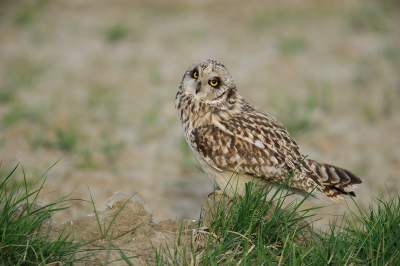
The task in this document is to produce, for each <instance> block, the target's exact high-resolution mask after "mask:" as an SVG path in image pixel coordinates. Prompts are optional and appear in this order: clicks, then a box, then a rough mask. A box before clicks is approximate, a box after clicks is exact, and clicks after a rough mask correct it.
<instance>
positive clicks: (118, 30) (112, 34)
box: [106, 24, 129, 42]
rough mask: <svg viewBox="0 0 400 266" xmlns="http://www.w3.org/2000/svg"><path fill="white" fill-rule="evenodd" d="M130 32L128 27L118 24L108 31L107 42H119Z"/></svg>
mask: <svg viewBox="0 0 400 266" xmlns="http://www.w3.org/2000/svg"><path fill="white" fill-rule="evenodd" d="M128 32H129V30H128V28H127V27H126V26H124V25H121V24H117V25H115V26H112V27H110V28H108V29H107V30H106V40H107V41H109V42H118V41H121V40H122V39H123V38H125V37H126V35H127V34H128Z"/></svg>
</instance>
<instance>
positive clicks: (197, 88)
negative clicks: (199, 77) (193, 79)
mask: <svg viewBox="0 0 400 266" xmlns="http://www.w3.org/2000/svg"><path fill="white" fill-rule="evenodd" d="M200 90H201V84H200V82H199V83H197V87H196V94H197V93H199V91H200Z"/></svg>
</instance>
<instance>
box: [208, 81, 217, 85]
mask: <svg viewBox="0 0 400 266" xmlns="http://www.w3.org/2000/svg"><path fill="white" fill-rule="evenodd" d="M208 83H209V84H210V85H211V86H213V87H215V86H217V85H218V81H217V80H210V81H209V82H208Z"/></svg>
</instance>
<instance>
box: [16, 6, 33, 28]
mask: <svg viewBox="0 0 400 266" xmlns="http://www.w3.org/2000/svg"><path fill="white" fill-rule="evenodd" d="M34 18H35V12H34V9H33V8H32V7H28V6H24V7H22V8H20V9H19V10H18V12H17V14H16V16H15V18H14V21H15V23H16V24H17V25H29V24H31V23H32V22H33V21H34Z"/></svg>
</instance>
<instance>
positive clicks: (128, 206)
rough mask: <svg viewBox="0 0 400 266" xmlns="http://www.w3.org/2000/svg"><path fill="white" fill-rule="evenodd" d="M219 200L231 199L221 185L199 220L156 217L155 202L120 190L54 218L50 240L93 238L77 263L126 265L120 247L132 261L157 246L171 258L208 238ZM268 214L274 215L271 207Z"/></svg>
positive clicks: (148, 259) (146, 257)
mask: <svg viewBox="0 0 400 266" xmlns="http://www.w3.org/2000/svg"><path fill="white" fill-rule="evenodd" d="M221 204H222V206H225V207H226V208H229V206H230V205H232V199H230V198H228V197H227V196H225V195H224V194H223V193H222V192H221V191H219V192H217V193H214V194H211V195H210V196H209V197H208V198H207V199H206V201H205V202H204V203H203V205H202V213H201V217H202V222H201V226H200V223H199V222H198V221H196V220H183V221H179V222H177V221H173V220H170V219H168V220H163V221H160V222H159V223H155V222H154V221H153V212H152V210H151V208H150V207H149V206H148V205H146V204H145V203H144V202H143V201H142V200H141V199H140V197H139V196H137V195H133V194H130V193H126V192H122V191H118V192H116V193H114V196H113V197H111V198H109V199H108V200H107V201H106V204H105V205H106V206H107V207H106V208H105V209H104V210H103V211H100V212H97V214H94V213H93V214H88V215H86V216H85V217H82V218H81V219H79V220H74V221H68V222H65V223H63V224H57V223H53V224H51V226H50V240H55V239H57V238H58V237H59V236H60V234H67V235H69V237H70V238H72V239H74V240H76V241H82V242H89V243H88V244H87V245H85V246H83V247H81V252H78V253H77V254H76V258H81V259H82V258H85V261H84V262H82V263H81V264H79V263H77V264H76V265H98V264H99V263H104V261H105V260H106V257H107V256H108V264H109V265H126V262H125V261H124V260H123V255H122V254H121V253H123V254H124V255H126V256H127V257H129V259H130V260H131V262H132V263H133V264H134V265H148V264H149V263H150V264H152V263H153V262H154V263H155V259H156V253H157V252H158V253H159V255H161V256H163V258H164V259H165V260H168V259H169V256H168V254H174V252H182V251H183V250H185V252H190V251H192V252H194V253H196V254H197V253H199V251H201V249H203V248H204V247H205V245H206V243H207V236H208V235H209V233H208V228H209V227H210V226H212V223H213V221H214V218H215V217H214V216H215V213H216V209H217V208H218V207H221ZM271 211H272V210H271ZM265 218H266V219H271V217H270V216H269V213H267V214H266V215H265ZM305 224H307V222H306V221H304V220H302V221H300V222H299V225H300V226H302V227H303V226H305ZM310 230H311V229H310ZM305 231H307V232H308V230H305ZM307 232H306V233H307ZM303 237H304V236H303ZM178 238H179V241H178ZM306 238H308V237H307V236H306ZM303 239H304V238H303ZM178 242H179V244H177V243H178ZM190 247H192V248H190ZM121 251H122V252H121ZM196 254H191V256H196ZM199 256H201V254H200V255H199ZM198 258H199V257H198ZM198 258H197V259H198ZM88 261H89V262H88Z"/></svg>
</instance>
